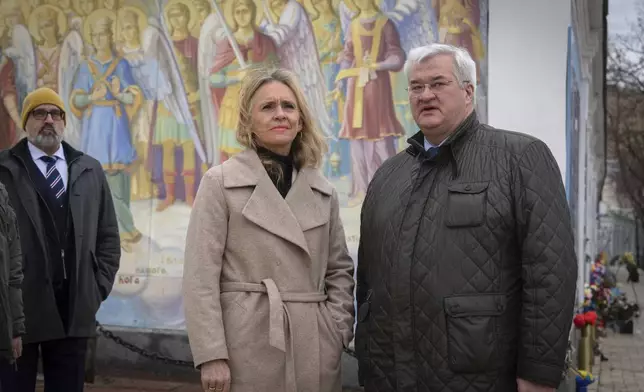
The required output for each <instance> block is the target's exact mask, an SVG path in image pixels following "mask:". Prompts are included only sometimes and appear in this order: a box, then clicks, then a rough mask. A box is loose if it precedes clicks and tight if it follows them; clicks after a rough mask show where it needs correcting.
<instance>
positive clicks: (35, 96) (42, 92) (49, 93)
mask: <svg viewBox="0 0 644 392" xmlns="http://www.w3.org/2000/svg"><path fill="white" fill-rule="evenodd" d="M47 104H49V105H56V106H58V108H59V109H60V110H62V111H63V112H64V111H65V104H64V103H63V100H62V98H60V95H58V94H57V93H56V92H55V91H54V90H52V89H50V88H48V87H41V88H39V89H36V90H34V91H32V92H30V93H29V95H27V96H26V97H25V100H24V101H22V114H21V115H20V117H21V118H22V129H25V125H26V124H27V118H29V114H30V113H31V111H32V110H34V109H35V108H37V107H38V106H40V105H47ZM65 123H66V122H65Z"/></svg>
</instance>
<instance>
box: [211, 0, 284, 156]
mask: <svg viewBox="0 0 644 392" xmlns="http://www.w3.org/2000/svg"><path fill="white" fill-rule="evenodd" d="M226 5H227V6H228V7H229V8H228V9H227V10H228V11H229V13H228V14H224V13H223V11H222V10H221V8H220V7H219V4H218V3H215V13H214V14H211V15H210V16H209V17H208V18H207V19H206V21H205V27H204V28H203V30H202V34H201V37H200V40H199V45H200V52H201V57H200V64H199V70H200V71H199V72H200V91H201V96H202V100H203V101H204V102H205V103H206V104H207V106H204V107H203V110H202V112H203V113H204V116H205V117H206V120H205V122H206V124H207V129H208V131H207V132H208V133H209V134H210V135H217V136H218V141H219V146H218V150H219V154H220V155H221V161H222V162H223V161H225V160H226V159H228V158H229V157H231V156H232V155H234V154H236V153H238V152H240V151H242V150H243V149H244V148H243V146H241V145H240V144H239V142H238V141H237V140H236V137H235V134H236V129H237V116H238V113H239V94H240V93H241V80H242V79H243V77H244V75H245V73H246V71H247V69H248V67H249V66H253V67H257V66H264V65H267V64H272V63H275V62H277V61H278V54H277V49H276V47H275V43H274V42H273V40H272V39H271V38H270V37H269V36H267V35H265V34H263V33H262V32H260V31H259V30H258V29H257V26H256V23H255V20H254V18H252V15H255V14H256V7H257V6H256V4H255V2H254V1H253V0H231V1H229V2H228V3H227V4H226ZM223 15H230V18H231V19H230V20H226V19H224V16H223ZM224 21H225V23H224ZM229 26H234V30H233V29H231V28H230V27H229ZM211 147H212V148H213V149H216V148H217V146H214V145H212V146H211Z"/></svg>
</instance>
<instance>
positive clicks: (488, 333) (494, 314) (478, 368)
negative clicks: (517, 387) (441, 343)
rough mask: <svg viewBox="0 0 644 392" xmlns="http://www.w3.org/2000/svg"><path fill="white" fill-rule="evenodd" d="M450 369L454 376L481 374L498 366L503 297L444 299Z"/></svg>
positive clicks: (488, 295)
mask: <svg viewBox="0 0 644 392" xmlns="http://www.w3.org/2000/svg"><path fill="white" fill-rule="evenodd" d="M444 307H445V318H446V324H447V351H448V362H449V368H450V369H451V370H452V371H454V372H457V373H482V372H486V371H490V370H493V369H496V368H497V367H498V364H499V358H498V356H499V341H498V340H499V337H498V328H499V318H500V316H501V315H502V314H503V313H504V312H505V307H506V298H505V295H503V294H474V295H456V296H451V297H446V298H445V300H444Z"/></svg>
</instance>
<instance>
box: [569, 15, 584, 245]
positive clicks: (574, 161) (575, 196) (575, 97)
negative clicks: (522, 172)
mask: <svg viewBox="0 0 644 392" xmlns="http://www.w3.org/2000/svg"><path fill="white" fill-rule="evenodd" d="M567 58H568V64H567V73H566V160H567V162H566V195H567V197H568V204H569V206H570V213H571V214H572V219H573V220H572V222H573V230H574V231H575V238H577V237H578V236H579V235H580V234H582V235H583V233H577V214H578V211H577V207H578V205H579V159H581V158H580V151H579V131H580V129H579V127H580V126H581V124H580V120H581V102H580V100H581V96H580V91H579V86H580V84H581V69H580V59H579V50H578V47H577V40H576V37H575V31H574V29H573V28H572V26H571V27H569V28H568V56H567Z"/></svg>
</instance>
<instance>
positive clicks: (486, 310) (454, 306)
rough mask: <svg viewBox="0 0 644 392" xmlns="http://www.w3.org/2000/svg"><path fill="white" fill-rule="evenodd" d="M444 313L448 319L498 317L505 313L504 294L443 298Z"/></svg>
mask: <svg viewBox="0 0 644 392" xmlns="http://www.w3.org/2000/svg"><path fill="white" fill-rule="evenodd" d="M444 306H445V312H446V313H447V315H448V316H450V317H469V316H499V315H501V314H503V312H505V306H506V297H505V295H504V294H473V295H455V296H451V297H445V300H444Z"/></svg>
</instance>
